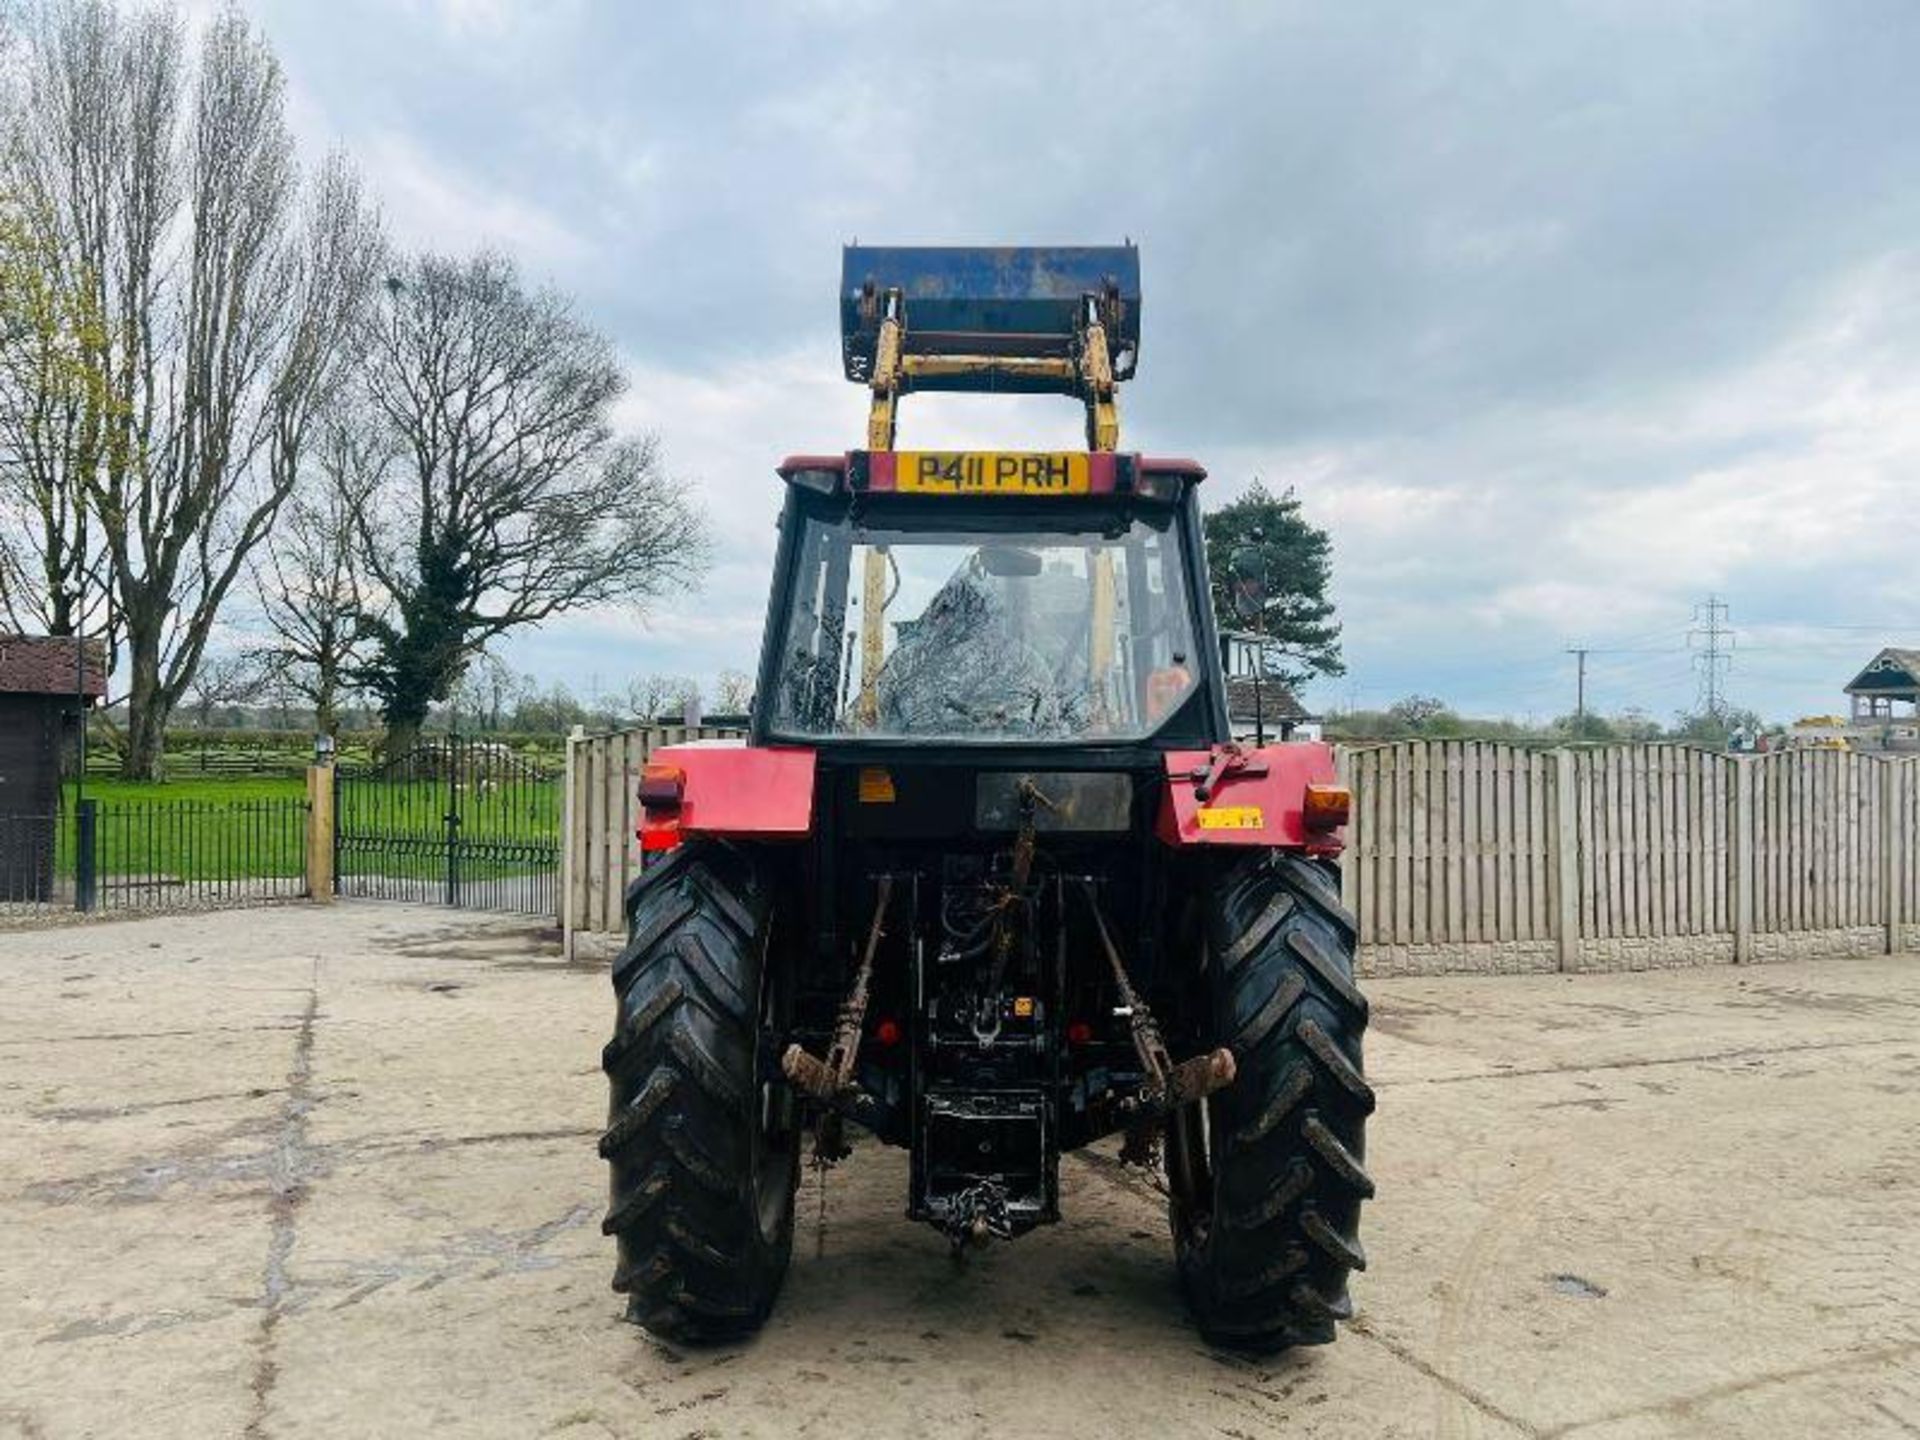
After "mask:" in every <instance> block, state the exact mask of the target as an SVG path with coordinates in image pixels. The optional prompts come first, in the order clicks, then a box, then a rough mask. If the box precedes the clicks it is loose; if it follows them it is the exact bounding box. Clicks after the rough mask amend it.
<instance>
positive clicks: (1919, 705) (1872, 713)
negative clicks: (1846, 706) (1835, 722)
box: [1847, 649, 1920, 725]
mask: <svg viewBox="0 0 1920 1440" xmlns="http://www.w3.org/2000/svg"><path fill="white" fill-rule="evenodd" d="M1847 696H1848V698H1849V699H1850V700H1851V701H1852V702H1853V721H1854V723H1855V724H1856V725H1868V724H1872V723H1874V722H1875V721H1887V720H1920V650H1896V649H1886V650H1882V651H1881V652H1880V653H1879V654H1878V655H1876V656H1874V657H1873V659H1872V660H1870V661H1868V662H1867V668H1866V669H1864V670H1862V671H1861V672H1860V673H1859V674H1858V675H1856V676H1855V677H1854V680H1853V683H1852V684H1851V685H1849V686H1847ZM1903 705H1904V707H1905V708H1904V710H1903V709H1902V708H1900V707H1902V706H1903Z"/></svg>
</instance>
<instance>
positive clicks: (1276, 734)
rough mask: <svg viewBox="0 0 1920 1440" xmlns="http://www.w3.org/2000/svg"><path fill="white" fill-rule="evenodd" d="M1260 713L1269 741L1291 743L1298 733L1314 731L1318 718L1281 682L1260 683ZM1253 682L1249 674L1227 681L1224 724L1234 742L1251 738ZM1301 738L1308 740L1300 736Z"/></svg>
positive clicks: (1304, 736)
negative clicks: (1308, 711) (1309, 712)
mask: <svg viewBox="0 0 1920 1440" xmlns="http://www.w3.org/2000/svg"><path fill="white" fill-rule="evenodd" d="M1258 699H1259V714H1260V717H1261V719H1262V721H1263V726H1262V728H1264V729H1265V731H1266V734H1267V739H1269V740H1291V739H1293V738H1294V737H1295V733H1296V732H1299V731H1309V730H1313V729H1314V728H1315V727H1317V726H1318V725H1319V723H1320V717H1319V716H1317V715H1309V714H1308V713H1307V707H1306V706H1304V705H1302V704H1301V703H1300V699H1299V697H1298V696H1296V695H1295V694H1294V693H1293V691H1292V690H1291V689H1289V688H1288V687H1287V685H1286V684H1285V683H1284V682H1283V681H1279V680H1272V679H1268V680H1262V681H1260V682H1259V689H1258ZM1254 701H1255V682H1254V679H1253V677H1252V676H1251V675H1236V676H1234V677H1233V678H1232V679H1230V680H1228V681H1227V725H1228V728H1229V729H1230V730H1232V732H1233V738H1234V739H1236V740H1247V739H1251V738H1252V737H1253V734H1254V729H1255V726H1254V712H1255V705H1254ZM1301 738H1303V739H1305V738H1311V737H1310V736H1308V735H1304V734H1303V735H1302V736H1301Z"/></svg>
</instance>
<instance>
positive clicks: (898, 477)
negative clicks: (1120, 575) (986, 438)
mask: <svg viewBox="0 0 1920 1440" xmlns="http://www.w3.org/2000/svg"><path fill="white" fill-rule="evenodd" d="M894 466H895V469H894V475H895V484H896V485H897V486H898V488H899V489H900V490H902V491H904V492H906V493H907V494H910V495H1085V494H1086V493H1087V492H1088V491H1089V490H1090V489H1091V488H1092V485H1091V482H1090V480H1089V478H1088V469H1087V457H1086V456H1085V455H1082V454H1078V453H1076V452H1074V451H1071V450H1067V451H1058V452H1024V453H1022V452H1014V451H996V450H901V451H899V452H897V454H896V456H895V459H894Z"/></svg>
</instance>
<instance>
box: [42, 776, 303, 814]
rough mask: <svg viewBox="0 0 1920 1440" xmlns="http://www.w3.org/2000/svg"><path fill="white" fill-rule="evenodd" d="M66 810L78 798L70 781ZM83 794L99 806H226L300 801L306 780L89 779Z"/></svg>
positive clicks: (69, 808)
mask: <svg viewBox="0 0 1920 1440" xmlns="http://www.w3.org/2000/svg"><path fill="white" fill-rule="evenodd" d="M66 792H67V793H66V806H67V810H68V811H69V813H71V811H72V809H73V802H74V801H75V800H76V799H78V798H79V796H78V793H77V787H76V786H75V785H74V784H73V782H72V781H68V782H67V786H66ZM86 794H87V798H88V799H89V800H98V801H99V802H100V803H101V804H102V805H123V804H126V803H128V802H129V801H136V800H137V801H180V800H193V801H198V802H200V803H202V804H214V805H229V804H232V803H234V802H235V801H240V800H304V799H306V798H307V782H306V781H305V780H303V779H301V778H300V777H298V776H295V775H288V776H284V777H279V776H267V777H248V778H243V779H224V778H221V777H219V776H212V777H197V776H196V777H194V778H193V779H187V780H104V779H95V778H89V779H88V781H87V787H86Z"/></svg>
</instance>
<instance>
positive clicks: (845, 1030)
mask: <svg viewBox="0 0 1920 1440" xmlns="http://www.w3.org/2000/svg"><path fill="white" fill-rule="evenodd" d="M892 897H893V877H892V876H891V875H882V876H881V877H880V893H879V895H878V897H877V898H876V899H875V900H874V904H873V923H872V924H871V925H870V926H868V928H867V943H866V947H865V949H864V950H863V951H862V953H861V956H860V968H859V970H858V971H856V972H855V974H854V977H853V988H852V989H850V990H849V991H848V992H847V998H846V999H845V1000H843V1001H842V1002H841V1003H840V1016H839V1019H838V1020H837V1021H836V1022H835V1024H834V1027H833V1043H832V1044H831V1045H830V1046H829V1047H828V1048H827V1058H826V1059H825V1060H821V1059H818V1058H817V1057H815V1056H813V1055H809V1054H808V1053H807V1051H806V1049H805V1048H804V1047H803V1046H801V1045H798V1044H794V1045H789V1046H788V1047H787V1050H786V1053H785V1054H784V1055H782V1056H781V1057H780V1071H781V1073H782V1074H784V1075H785V1076H786V1077H787V1079H788V1080H789V1081H791V1082H792V1084H793V1086H794V1088H795V1089H796V1090H798V1091H799V1092H800V1093H801V1094H803V1095H805V1096H806V1097H807V1098H808V1099H810V1100H813V1101H815V1102H816V1103H818V1104H820V1105H823V1106H825V1107H826V1109H827V1113H826V1114H825V1115H823V1116H821V1118H820V1124H819V1125H818V1127H817V1128H816V1129H815V1130H814V1136H813V1158H814V1160H815V1162H816V1163H818V1164H823V1165H831V1164H833V1163H834V1162H835V1161H837V1160H844V1159H846V1157H847V1146H846V1141H845V1140H844V1139H843V1138H842V1135H841V1130H840V1124H839V1120H840V1117H841V1116H845V1117H846V1118H847V1119H849V1120H853V1121H856V1122H857V1123H859V1124H861V1125H865V1126H868V1127H869V1128H871V1126H872V1123H873V1120H874V1118H875V1116H876V1114H877V1112H878V1110H879V1102H878V1101H876V1100H875V1099H874V1098H873V1096H871V1095H869V1094H868V1093H867V1092H866V1091H865V1090H862V1089H861V1088H860V1086H859V1085H858V1083H856V1082H855V1080H854V1078H853V1075H854V1070H855V1067H856V1066H857V1065H858V1064H859V1061H860V1036H861V1034H862V1032H863V1031H864V1030H865V1028H866V1023H867V998H868V996H869V995H870V994H871V993H872V989H873V960H874V956H875V954H876V953H878V951H879V949H880V937H881V936H882V935H883V934H884V933H885V930H884V929H883V923H882V922H884V921H885V920H886V918H887V901H888V900H890V899H891V898H892Z"/></svg>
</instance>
